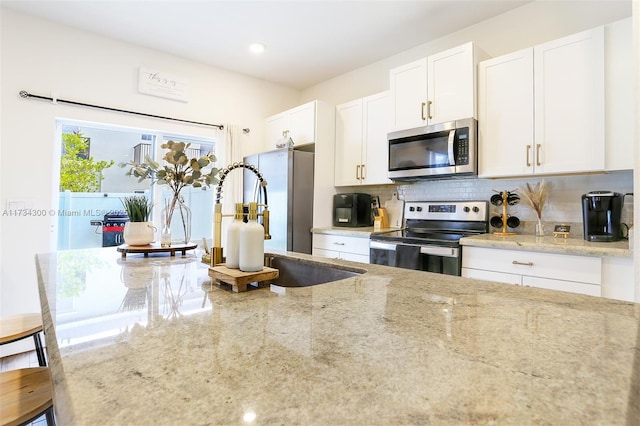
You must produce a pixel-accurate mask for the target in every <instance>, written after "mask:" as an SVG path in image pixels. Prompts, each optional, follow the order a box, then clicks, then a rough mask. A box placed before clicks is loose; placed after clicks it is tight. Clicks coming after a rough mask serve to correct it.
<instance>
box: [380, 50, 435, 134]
mask: <svg viewBox="0 0 640 426" xmlns="http://www.w3.org/2000/svg"><path fill="white" fill-rule="evenodd" d="M389 77H390V80H389V87H390V88H391V96H392V102H393V123H392V124H393V128H394V129H395V130H402V129H411V128H412V127H418V126H423V125H425V124H427V116H426V115H425V114H426V107H427V58H423V59H420V60H417V61H414V62H411V63H409V64H406V65H403V66H401V67H398V68H394V69H392V70H391V71H390V75H389Z"/></svg>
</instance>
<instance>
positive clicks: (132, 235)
mask: <svg viewBox="0 0 640 426" xmlns="http://www.w3.org/2000/svg"><path fill="white" fill-rule="evenodd" d="M122 205H123V206H124V210H125V211H126V212H127V215H128V216H129V222H127V223H125V225H124V233H123V237H124V242H125V243H127V244H129V245H131V246H145V245H147V244H150V243H151V242H152V241H153V235H154V232H155V227H154V226H153V224H152V223H151V222H149V216H150V215H151V209H152V208H153V205H152V204H151V202H149V200H148V199H147V197H145V196H144V195H134V196H131V197H125V198H124V200H123V201H122Z"/></svg>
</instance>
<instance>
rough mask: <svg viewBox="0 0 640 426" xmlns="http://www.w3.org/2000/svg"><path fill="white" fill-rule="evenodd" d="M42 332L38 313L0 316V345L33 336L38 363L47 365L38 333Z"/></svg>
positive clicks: (43, 365)
mask: <svg viewBox="0 0 640 426" xmlns="http://www.w3.org/2000/svg"><path fill="white" fill-rule="evenodd" d="M41 332H42V317H41V316H40V314H21V315H11V316H8V317H2V318H0V345H4V344H7V343H12V342H15V341H18V340H22V339H25V338H27V337H31V336H33V341H34V342H35V345H36V354H37V355H38V365H39V366H41V367H46V366H47V358H46V357H45V355H44V348H43V347H42V340H41V339H40V333H41Z"/></svg>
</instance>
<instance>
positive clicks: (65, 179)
mask: <svg viewBox="0 0 640 426" xmlns="http://www.w3.org/2000/svg"><path fill="white" fill-rule="evenodd" d="M89 148H90V140H89V138H87V137H84V136H83V135H82V133H81V132H72V133H63V134H62V155H61V157H60V192H63V191H71V192H99V191H100V183H101V182H102V180H103V179H104V176H103V175H102V171H103V170H104V169H107V168H109V167H111V166H112V165H114V164H115V161H114V160H111V161H105V160H101V161H95V160H94V159H93V157H91V155H90V151H89Z"/></svg>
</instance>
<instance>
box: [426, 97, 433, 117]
mask: <svg viewBox="0 0 640 426" xmlns="http://www.w3.org/2000/svg"><path fill="white" fill-rule="evenodd" d="M431 104H433V102H431V101H427V117H429V120H431V119H432V118H433V116H432V115H431Z"/></svg>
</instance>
